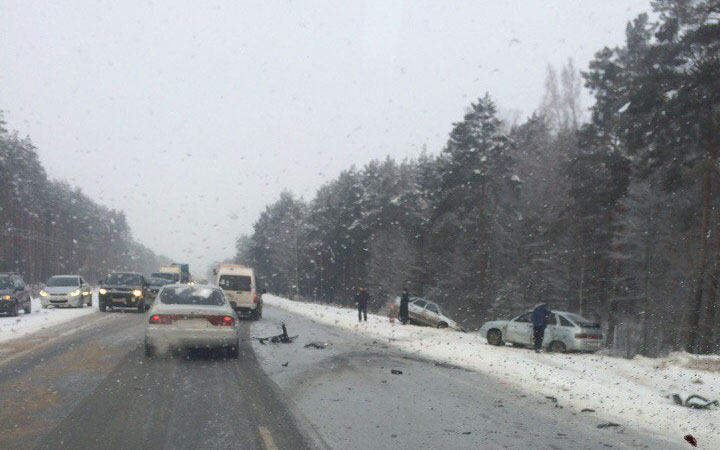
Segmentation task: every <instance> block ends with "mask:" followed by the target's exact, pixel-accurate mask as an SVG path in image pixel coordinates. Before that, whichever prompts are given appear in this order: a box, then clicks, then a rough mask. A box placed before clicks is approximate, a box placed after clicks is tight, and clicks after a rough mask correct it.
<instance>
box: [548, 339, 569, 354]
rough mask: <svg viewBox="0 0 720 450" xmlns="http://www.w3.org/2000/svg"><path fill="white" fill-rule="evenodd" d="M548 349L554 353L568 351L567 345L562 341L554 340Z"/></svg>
mask: <svg viewBox="0 0 720 450" xmlns="http://www.w3.org/2000/svg"><path fill="white" fill-rule="evenodd" d="M548 350H549V351H551V352H553V353H565V352H566V351H567V347H566V346H565V344H563V343H562V342H560V341H552V342H551V343H550V346H548Z"/></svg>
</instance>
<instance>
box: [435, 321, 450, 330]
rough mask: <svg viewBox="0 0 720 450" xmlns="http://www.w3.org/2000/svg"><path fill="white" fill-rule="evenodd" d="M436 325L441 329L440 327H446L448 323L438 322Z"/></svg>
mask: <svg viewBox="0 0 720 450" xmlns="http://www.w3.org/2000/svg"><path fill="white" fill-rule="evenodd" d="M437 327H438V328H441V329H442V328H447V327H448V324H447V323H445V322H440V323H439V324H437Z"/></svg>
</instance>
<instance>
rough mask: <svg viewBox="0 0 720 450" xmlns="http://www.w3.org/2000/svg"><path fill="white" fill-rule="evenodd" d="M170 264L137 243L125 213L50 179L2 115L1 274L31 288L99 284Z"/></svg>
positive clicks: (25, 140)
mask: <svg viewBox="0 0 720 450" xmlns="http://www.w3.org/2000/svg"><path fill="white" fill-rule="evenodd" d="M166 261H167V258H164V257H159V256H156V255H155V254H154V253H153V252H152V251H151V250H149V249H148V248H146V247H144V246H143V245H141V244H139V243H138V242H136V241H135V240H134V239H133V237H132V233H131V231H130V227H129V226H128V224H127V221H126V220H125V215H124V214H123V212H122V211H117V210H113V209H108V208H106V207H104V206H102V205H100V204H98V203H96V202H94V201H93V200H91V199H90V198H89V197H88V196H87V195H85V194H83V193H82V192H81V191H80V189H79V188H74V187H72V186H70V185H69V184H67V183H66V182H63V181H57V180H51V179H49V178H48V176H47V173H46V172H45V169H44V168H43V166H42V165H41V164H40V161H39V159H38V154H37V151H36V149H35V147H34V146H33V144H32V142H31V141H30V140H29V139H28V138H20V137H18V135H17V133H15V132H10V131H8V130H7V128H6V124H5V122H4V121H3V120H2V117H1V116H0V272H2V271H13V272H17V273H20V274H21V275H23V276H24V278H25V281H26V282H29V283H37V282H44V281H45V280H46V279H47V278H49V277H50V276H52V275H56V274H80V275H82V276H84V277H85V278H86V279H87V280H88V281H89V282H91V283H94V282H95V281H97V280H99V279H100V278H103V277H104V276H105V274H107V272H108V271H111V270H136V271H140V272H145V273H148V272H151V271H152V270H155V268H157V266H158V265H160V264H161V263H164V262H166Z"/></svg>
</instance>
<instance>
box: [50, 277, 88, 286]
mask: <svg viewBox="0 0 720 450" xmlns="http://www.w3.org/2000/svg"><path fill="white" fill-rule="evenodd" d="M45 285H46V286H49V287H55V286H79V285H80V279H79V278H77V277H52V278H50V279H49V280H48V281H47V283H46V284H45Z"/></svg>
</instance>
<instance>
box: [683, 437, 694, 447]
mask: <svg viewBox="0 0 720 450" xmlns="http://www.w3.org/2000/svg"><path fill="white" fill-rule="evenodd" d="M684 439H685V440H686V441H687V443H688V444H690V445H692V446H693V447H697V439H695V437H693V435H692V434H686V435H685V437H684Z"/></svg>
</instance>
